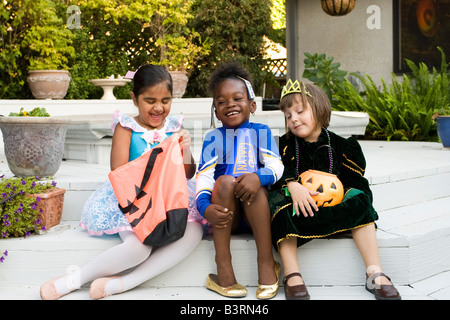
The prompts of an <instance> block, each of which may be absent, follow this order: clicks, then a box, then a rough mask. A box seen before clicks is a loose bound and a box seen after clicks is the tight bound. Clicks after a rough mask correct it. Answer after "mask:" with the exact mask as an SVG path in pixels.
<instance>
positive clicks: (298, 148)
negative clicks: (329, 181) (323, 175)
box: [295, 128, 333, 177]
mask: <svg viewBox="0 0 450 320" xmlns="http://www.w3.org/2000/svg"><path fill="white" fill-rule="evenodd" d="M324 129H325V132H326V133H327V138H328V145H323V146H320V147H319V148H321V147H325V146H327V147H328V158H329V160H330V167H329V169H328V172H329V173H332V172H333V153H332V152H331V139H330V133H329V132H328V130H327V129H326V128H324ZM319 148H317V149H316V151H317V150H318V149H319ZM316 151H315V152H314V154H315V153H316ZM295 153H296V159H297V167H296V173H297V177H298V176H299V175H300V173H299V165H300V147H299V145H298V140H297V136H295ZM313 162H314V156H313ZM313 169H314V168H313Z"/></svg>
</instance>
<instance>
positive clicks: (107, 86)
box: [89, 78, 131, 100]
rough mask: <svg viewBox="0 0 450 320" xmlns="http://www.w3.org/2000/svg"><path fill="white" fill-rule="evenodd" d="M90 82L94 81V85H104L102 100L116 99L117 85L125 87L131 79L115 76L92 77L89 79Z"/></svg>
mask: <svg viewBox="0 0 450 320" xmlns="http://www.w3.org/2000/svg"><path fill="white" fill-rule="evenodd" d="M89 82H90V83H92V84H93V85H94V86H97V87H102V89H103V96H102V100H116V97H115V96H114V93H113V90H114V88H115V87H123V86H124V85H126V84H127V83H128V82H131V80H130V79H122V78H119V79H114V78H107V79H92V80H89Z"/></svg>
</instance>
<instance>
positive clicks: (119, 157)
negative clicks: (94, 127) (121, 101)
mask: <svg viewBox="0 0 450 320" xmlns="http://www.w3.org/2000/svg"><path fill="white" fill-rule="evenodd" d="M127 76H128V74H127ZM131 77H132V78H133V91H132V92H131V97H132V100H133V102H134V104H135V106H136V107H137V108H138V115H137V116H135V117H129V116H127V115H124V114H122V113H119V112H115V113H114V122H113V130H114V135H113V139H112V147H111V170H114V169H116V168H118V167H120V166H122V165H123V164H125V163H127V162H129V161H132V160H134V159H137V158H139V157H140V156H141V155H142V154H143V153H144V152H147V151H149V150H151V149H152V148H154V147H155V146H157V145H158V144H159V143H160V142H162V141H163V140H165V139H166V138H168V137H169V136H171V135H172V134H173V133H178V134H179V136H180V147H181V149H182V151H183V161H184V167H185V171H186V178H187V179H190V178H192V177H193V176H194V174H195V170H196V165H195V162H194V160H193V158H192V154H191V150H190V145H191V136H190V134H189V132H188V131H186V130H185V129H183V128H182V120H183V119H182V116H170V115H169V112H170V108H171V103H172V78H171V76H170V74H169V73H168V72H167V71H166V70H165V69H164V68H163V67H161V66H155V65H145V66H142V67H140V68H139V69H138V70H137V71H136V72H135V73H134V75H133V73H131ZM187 183H188V190H189V195H190V201H189V202H190V203H189V215H188V220H187V226H186V230H185V233H184V235H183V237H182V238H180V239H179V240H177V241H175V242H172V243H170V244H168V245H166V246H163V247H160V248H158V250H156V251H155V252H154V253H152V246H149V245H145V244H143V243H142V242H141V241H140V240H139V239H138V237H137V236H136V234H135V232H134V231H133V229H132V227H131V225H130V223H129V222H128V221H127V219H126V217H125V215H124V214H123V213H122V212H121V211H120V209H119V206H118V200H117V198H116V196H115V194H114V191H113V188H112V186H111V183H110V181H109V180H107V181H106V182H105V183H104V184H103V185H102V186H101V187H100V188H99V189H98V190H97V191H95V192H94V193H93V194H92V195H91V196H90V198H89V199H88V200H87V202H86V204H85V207H84V210H83V213H82V217H81V222H80V226H81V227H82V228H84V229H86V230H87V231H88V233H89V234H90V235H95V236H101V235H103V234H116V233H118V234H119V236H120V238H121V240H122V241H123V242H122V243H121V244H119V245H117V246H115V247H112V248H110V249H108V250H107V251H105V252H103V253H102V254H100V255H99V256H97V257H96V258H94V259H93V260H91V261H90V262H88V263H86V264H85V265H83V266H82V267H81V268H80V270H79V272H78V273H73V274H68V275H66V276H62V277H59V278H56V279H54V280H50V281H48V282H46V283H44V284H43V285H42V286H41V291H40V293H41V297H42V299H52V300H54V299H58V298H60V297H62V296H64V295H66V294H68V293H70V292H72V291H74V290H76V289H79V288H80V287H81V286H82V285H83V284H85V283H87V282H90V281H92V283H91V286H90V290H89V295H90V297H91V298H93V299H100V298H104V297H107V296H110V295H113V294H116V293H121V292H124V291H127V290H130V289H132V288H134V287H136V286H138V285H139V284H141V283H143V282H145V281H147V280H149V279H151V278H153V277H154V276H156V275H158V274H160V273H162V272H164V271H166V270H168V269H170V268H171V267H173V266H174V265H176V264H177V263H179V262H180V261H182V260H183V259H184V258H185V257H187V256H188V255H189V254H190V253H191V252H192V251H193V250H194V249H195V247H196V246H197V245H198V244H199V243H200V240H201V238H202V236H203V228H202V221H204V219H202V217H201V216H200V215H199V213H198V211H197V209H196V205H195V201H194V192H195V183H194V181H188V182H187ZM205 223H206V222H205ZM135 266H137V267H136V268H135V269H134V270H133V271H131V272H129V273H127V274H125V275H122V276H120V277H118V276H114V275H115V274H117V273H119V272H122V271H124V270H127V269H129V268H132V267H135Z"/></svg>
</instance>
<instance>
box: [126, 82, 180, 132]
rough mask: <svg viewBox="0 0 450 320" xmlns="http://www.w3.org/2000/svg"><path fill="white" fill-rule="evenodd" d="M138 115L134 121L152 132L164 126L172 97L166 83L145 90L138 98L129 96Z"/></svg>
mask: <svg viewBox="0 0 450 320" xmlns="http://www.w3.org/2000/svg"><path fill="white" fill-rule="evenodd" d="M131 95H132V98H133V102H134V104H135V105H136V106H137V107H138V110H139V115H138V116H136V117H135V119H136V121H137V122H138V123H139V124H140V125H141V126H143V127H145V128H147V129H150V130H153V129H161V128H162V127H163V126H164V123H165V120H166V117H167V116H168V115H169V113H170V109H171V106H172V96H171V94H170V91H169V89H168V88H167V84H166V83H160V84H157V85H155V86H151V87H148V88H146V89H145V90H144V91H143V92H142V93H140V94H139V96H138V97H137V99H136V97H135V96H134V95H133V93H132V94H131Z"/></svg>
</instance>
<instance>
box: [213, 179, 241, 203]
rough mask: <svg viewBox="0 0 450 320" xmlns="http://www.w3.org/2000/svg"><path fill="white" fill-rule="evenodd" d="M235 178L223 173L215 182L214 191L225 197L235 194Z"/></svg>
mask: <svg viewBox="0 0 450 320" xmlns="http://www.w3.org/2000/svg"><path fill="white" fill-rule="evenodd" d="M235 180H236V179H235V178H234V177H233V176H229V175H222V176H220V177H218V178H217V180H216V182H215V184H214V193H215V194H216V195H217V196H219V197H221V198H223V197H228V196H233V195H234V188H235V186H236V182H235Z"/></svg>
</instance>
